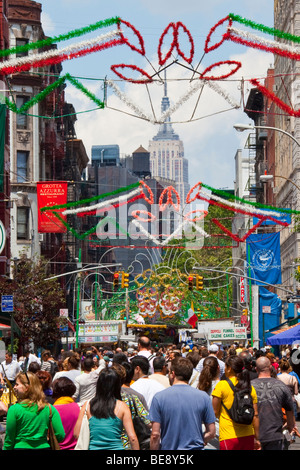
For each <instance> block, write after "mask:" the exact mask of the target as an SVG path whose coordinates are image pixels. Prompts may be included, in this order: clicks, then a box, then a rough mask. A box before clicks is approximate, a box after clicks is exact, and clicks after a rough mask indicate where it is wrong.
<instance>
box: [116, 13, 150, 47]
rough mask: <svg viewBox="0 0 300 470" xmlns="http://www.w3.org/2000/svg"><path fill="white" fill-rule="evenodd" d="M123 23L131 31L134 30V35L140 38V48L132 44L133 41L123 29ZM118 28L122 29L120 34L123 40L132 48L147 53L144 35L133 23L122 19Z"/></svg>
mask: <svg viewBox="0 0 300 470" xmlns="http://www.w3.org/2000/svg"><path fill="white" fill-rule="evenodd" d="M121 24H122V25H126V26H127V27H128V28H129V29H131V31H133V33H134V35H135V36H136V37H137V38H138V41H139V44H140V48H138V47H136V46H135V45H134V44H131V42H129V40H128V38H126V37H125V36H124V34H123V31H122V29H121ZM118 29H119V31H120V36H121V38H122V40H123V42H124V43H125V44H127V45H128V46H129V47H130V49H132V50H133V51H136V52H138V53H139V54H141V55H145V53H146V51H145V44H144V39H143V36H142V35H141V33H140V32H139V31H138V30H137V29H136V28H135V27H134V26H133V25H132V24H130V23H128V21H124V20H120V23H118Z"/></svg>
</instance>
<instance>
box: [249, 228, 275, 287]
mask: <svg viewBox="0 0 300 470" xmlns="http://www.w3.org/2000/svg"><path fill="white" fill-rule="evenodd" d="M246 246H247V261H248V265H249V268H250V272H251V274H250V276H251V278H252V279H251V282H252V283H254V284H257V285H264V284H263V283H264V282H265V283H268V284H272V285H274V284H281V259H280V233H279V232H276V233H257V234H252V235H250V236H249V237H248V238H247V242H246Z"/></svg>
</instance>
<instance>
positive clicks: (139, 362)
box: [131, 355, 165, 410]
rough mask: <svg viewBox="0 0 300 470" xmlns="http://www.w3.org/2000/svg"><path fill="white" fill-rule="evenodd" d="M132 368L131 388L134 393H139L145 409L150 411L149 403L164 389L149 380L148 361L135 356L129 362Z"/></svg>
mask: <svg viewBox="0 0 300 470" xmlns="http://www.w3.org/2000/svg"><path fill="white" fill-rule="evenodd" d="M131 364H132V366H133V368H134V374H133V380H134V382H133V384H132V385H131V388H133V390H135V391H136V392H139V393H141V394H142V395H143V396H144V397H145V400H146V403H147V407H148V409H149V410H150V406H151V402H152V399H153V397H154V395H155V394H156V393H157V392H160V391H161V390H164V389H165V386H164V385H162V384H160V383H158V382H157V381H156V380H151V379H149V375H148V374H149V368H150V365H149V361H148V359H146V358H145V357H143V356H139V355H137V356H135V357H133V358H132V360H131Z"/></svg>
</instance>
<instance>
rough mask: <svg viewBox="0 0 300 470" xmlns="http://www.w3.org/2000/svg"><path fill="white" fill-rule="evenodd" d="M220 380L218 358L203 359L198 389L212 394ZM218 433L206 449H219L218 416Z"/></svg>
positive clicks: (217, 430)
mask: <svg viewBox="0 0 300 470" xmlns="http://www.w3.org/2000/svg"><path fill="white" fill-rule="evenodd" d="M219 381H220V366H219V362H218V359H217V358H216V357H215V356H207V357H206V358H205V359H204V361H203V369H202V371H201V374H200V377H199V383H198V387H197V388H198V389H199V390H202V391H203V392H206V393H207V394H208V395H209V396H211V394H212V391H213V390H214V388H215V386H216V385H217V383H218V382H219ZM215 427H216V435H215V437H214V438H213V439H211V440H210V441H209V442H208V443H207V445H206V446H205V449H210V450H219V449H220V444H219V420H218V419H217V418H216V422H215Z"/></svg>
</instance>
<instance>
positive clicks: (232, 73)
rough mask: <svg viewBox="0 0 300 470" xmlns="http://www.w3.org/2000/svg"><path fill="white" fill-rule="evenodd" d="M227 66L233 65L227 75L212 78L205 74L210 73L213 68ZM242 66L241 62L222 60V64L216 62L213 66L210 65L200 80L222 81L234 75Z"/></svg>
mask: <svg viewBox="0 0 300 470" xmlns="http://www.w3.org/2000/svg"><path fill="white" fill-rule="evenodd" d="M224 64H228V65H235V68H233V69H232V70H230V71H229V72H228V73H227V74H224V75H219V76H218V77H214V76H207V73H208V72H210V71H211V70H212V69H213V68H214V67H220V66H221V65H224ZM241 66H242V63H241V62H237V61H236V60H224V61H223V62H216V63H215V64H212V65H210V66H209V67H207V68H206V69H205V70H204V72H202V74H201V75H200V79H204V80H223V79H224V78H228V77H230V75H234V74H235V72H237V71H238V69H240V68H241Z"/></svg>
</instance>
